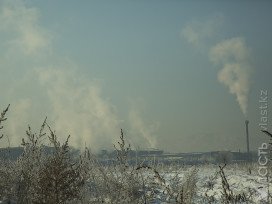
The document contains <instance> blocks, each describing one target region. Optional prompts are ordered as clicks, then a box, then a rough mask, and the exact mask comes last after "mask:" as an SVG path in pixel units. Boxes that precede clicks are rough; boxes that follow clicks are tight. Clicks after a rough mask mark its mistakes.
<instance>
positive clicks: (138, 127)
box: [129, 109, 159, 148]
mask: <svg viewBox="0 0 272 204" xmlns="http://www.w3.org/2000/svg"><path fill="white" fill-rule="evenodd" d="M129 122H130V126H131V131H132V135H133V138H132V139H133V141H134V142H135V143H136V144H137V146H140V147H141V148H156V147H157V139H156V135H155V133H156V132H157V130H158V127H159V125H158V123H152V124H149V125H147V124H146V121H144V120H143V118H142V117H141V114H140V112H139V111H138V110H136V109H132V110H130V112H129Z"/></svg>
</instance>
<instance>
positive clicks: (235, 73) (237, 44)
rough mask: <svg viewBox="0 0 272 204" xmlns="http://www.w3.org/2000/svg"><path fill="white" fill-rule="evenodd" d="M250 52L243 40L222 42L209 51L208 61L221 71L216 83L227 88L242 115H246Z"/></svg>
mask: <svg viewBox="0 0 272 204" xmlns="http://www.w3.org/2000/svg"><path fill="white" fill-rule="evenodd" d="M249 59H250V50H249V48H248V47H247V46H246V44H245V41H244V39H243V38H231V39H228V40H224V41H222V42H220V43H218V44H216V45H215V46H214V47H212V48H211V50H210V60H211V61H212V62H213V63H214V64H215V65H217V66H221V67H222V69H221V70H220V71H219V72H218V81H219V82H220V83H222V84H224V85H225V86H226V87H228V89H229V92H230V93H231V94H234V95H235V96H236V100H237V101H238V103H239V106H240V108H241V110H242V112H243V114H244V115H245V116H246V115H247V107H248V94H249V91H250V76H251V72H252V67H251V66H250V62H249Z"/></svg>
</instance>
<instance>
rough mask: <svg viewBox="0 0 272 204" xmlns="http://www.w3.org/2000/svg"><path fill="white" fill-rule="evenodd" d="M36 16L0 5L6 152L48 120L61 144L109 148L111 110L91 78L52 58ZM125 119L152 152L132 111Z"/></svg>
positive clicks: (114, 119)
mask: <svg viewBox="0 0 272 204" xmlns="http://www.w3.org/2000/svg"><path fill="white" fill-rule="evenodd" d="M40 15H41V14H40V13H39V10H38V9H36V8H29V7H27V6H26V5H25V4H24V3H23V2H22V1H19V0H15V1H0V37H1V40H2V41H1V42H0V45H2V46H1V47H0V54H1V55H0V71H1V74H0V93H1V95H2V96H3V97H1V98H0V106H1V107H2V108H1V107H0V108H1V109H3V108H4V107H5V105H6V104H9V103H10V104H11V107H10V110H9V112H8V121H7V122H6V123H5V131H6V135H8V136H9V140H10V143H11V146H17V145H19V144H20V143H21V139H22V137H25V130H26V129H27V126H28V124H29V125H31V127H32V129H33V130H34V131H35V130H36V129H37V128H39V125H40V124H41V123H42V122H43V120H44V118H45V116H48V123H49V124H50V125H51V126H52V129H54V130H56V133H57V135H58V137H59V139H60V140H61V141H63V140H65V139H66V138H67V136H68V135H69V134H70V135H71V138H70V144H71V145H72V146H75V147H77V148H84V147H85V145H86V146H87V147H91V148H92V150H98V149H101V148H112V147H113V143H116V140H118V138H119V134H120V127H121V125H122V124H121V120H120V119H119V117H118V115H117V111H116V108H115V106H114V105H112V103H111V102H110V101H109V100H107V99H105V97H103V95H102V91H101V85H100V83H99V82H98V81H97V80H94V78H95V76H92V75H91V74H90V73H89V74H86V73H85V72H84V71H82V69H81V68H79V67H78V66H77V65H76V63H75V62H73V61H72V60H67V59H65V58H63V57H62V56H58V55H57V54H56V53H54V55H52V53H51V52H53V50H54V49H53V45H54V43H52V40H53V39H54V38H53V36H52V35H51V34H50V33H51V32H49V31H48V30H47V29H45V28H44V27H42V26H40V23H39V16H40ZM79 40H80V39H79ZM87 76H88V77H87ZM129 118H130V123H131V127H132V129H133V130H135V132H136V129H137V128H139V130H137V133H139V134H138V135H141V136H140V137H142V138H144V139H143V140H141V141H142V142H143V143H150V145H151V146H154V141H152V140H150V139H149V138H150V136H149V135H151V134H153V129H152V128H151V130H150V127H148V126H146V124H145V123H144V122H143V119H142V118H141V115H140V114H138V112H137V111H135V109H133V110H132V112H131V113H130V114H129ZM33 127H34V128H33ZM127 136H128V137H130V135H127ZM149 140H150V141H149Z"/></svg>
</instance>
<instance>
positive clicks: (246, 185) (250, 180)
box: [157, 164, 272, 203]
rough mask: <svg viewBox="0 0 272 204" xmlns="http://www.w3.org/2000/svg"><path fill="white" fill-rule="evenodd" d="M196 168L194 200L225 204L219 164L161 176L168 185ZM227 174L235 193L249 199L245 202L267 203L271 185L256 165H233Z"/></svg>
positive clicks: (167, 172) (169, 172)
mask: <svg viewBox="0 0 272 204" xmlns="http://www.w3.org/2000/svg"><path fill="white" fill-rule="evenodd" d="M171 169H173V170H171ZM193 169H196V170H197V174H196V176H197V178H196V181H197V182H196V196H195V198H194V202H193V203H222V197H224V193H223V192H224V190H223V185H222V177H221V176H220V172H219V170H220V168H219V166H218V165H202V166H197V167H186V166H185V167H182V168H178V169H177V167H176V168H170V169H169V170H168V171H165V172H164V173H162V177H163V178H165V180H166V184H167V185H170V186H171V182H173V180H177V179H175V177H177V176H178V177H179V179H180V181H181V182H182V181H184V180H185V179H186V178H184V177H185V175H186V174H187V173H188V172H190V171H192V170H193ZM224 174H225V178H226V180H227V182H228V184H229V189H230V191H231V192H232V193H233V195H234V196H235V195H239V194H240V195H245V197H246V198H247V199H248V202H244V203H268V202H267V199H268V193H269V192H271V191H272V187H271V185H272V184H270V186H269V184H268V183H267V182H265V181H264V180H263V178H262V177H261V176H260V175H259V174H258V166H257V164H230V165H227V166H226V167H225V168H224ZM270 182H271V181H270ZM230 191H229V193H230ZM161 195H163V191H161ZM270 201H271V200H270ZM173 202H174V201H173ZM157 203H166V202H160V201H159V199H158V200H157ZM239 203H243V202H242V201H240V202H239Z"/></svg>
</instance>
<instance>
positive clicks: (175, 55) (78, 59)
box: [0, 0, 272, 152]
mask: <svg viewBox="0 0 272 204" xmlns="http://www.w3.org/2000/svg"><path fill="white" fill-rule="evenodd" d="M271 9H272V2H271V1H264V0H263V1H242V0H241V1H227V0H226V1H212V0H211V1H196V0H195V1H174V0H171V1H169V0H134V1H133V0H123V1H120V0H115V1H104V0H96V1H92V0H89V1H87V0H82V1H75V0H73V1H72V0H59V1H54V0H48V1H43V0H25V1H23V0H14V1H13V0H0V71H1V72H0V91H1V97H0V108H1V109H4V108H5V107H6V106H7V104H9V103H10V104H11V108H10V111H9V113H8V121H7V122H6V123H5V133H6V134H7V135H8V137H9V140H10V142H11V145H13V146H14V145H18V144H19V143H20V141H21V138H22V137H23V136H24V134H25V130H26V129H27V125H28V124H30V125H31V126H33V128H34V129H37V130H38V127H39V125H40V124H41V123H42V122H43V120H44V118H45V117H46V116H47V117H48V122H49V123H50V124H51V125H52V128H54V129H55V130H56V132H57V135H59V137H60V138H61V139H64V138H65V137H66V136H67V135H68V134H71V136H72V137H71V144H72V145H73V146H76V147H84V146H85V145H87V146H90V147H91V148H92V149H93V150H98V149H100V148H107V147H112V143H114V142H115V141H116V139H118V137H119V130H120V128H123V129H124V132H125V134H126V137H127V139H128V140H129V142H130V143H131V145H132V146H133V147H135V148H146V147H154V148H161V149H164V150H165V151H170V152H188V151H209V150H238V149H241V150H242V151H245V149H246V147H245V125H244V121H245V119H248V120H249V121H250V123H249V125H250V138H251V141H250V145H251V149H252V150H256V149H257V147H258V146H260V144H261V143H262V142H264V141H266V140H267V138H266V137H265V136H264V135H262V134H260V127H259V125H258V124H259V121H260V118H261V115H260V108H259V106H260V103H259V102H258V101H259V97H260V90H268V94H269V97H268V100H269V106H268V110H269V109H270V107H272V106H271V97H270V95H271V94H272V92H271V88H272V87H271V85H272V82H271V79H269V77H270V78H271V76H272V57H271V51H272V39H271V38H272V27H271V20H272V13H271ZM268 120H269V116H268ZM6 141H7V138H6Z"/></svg>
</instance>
